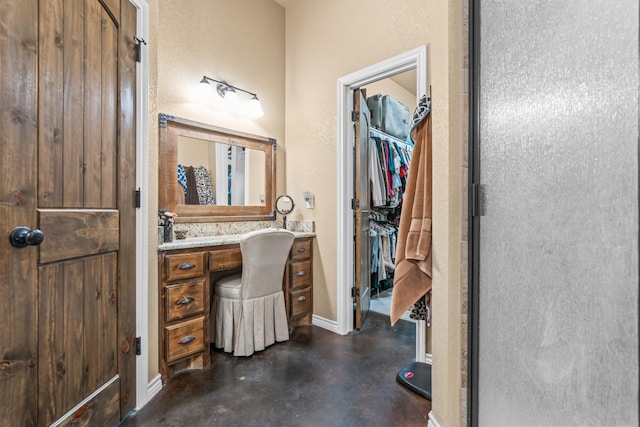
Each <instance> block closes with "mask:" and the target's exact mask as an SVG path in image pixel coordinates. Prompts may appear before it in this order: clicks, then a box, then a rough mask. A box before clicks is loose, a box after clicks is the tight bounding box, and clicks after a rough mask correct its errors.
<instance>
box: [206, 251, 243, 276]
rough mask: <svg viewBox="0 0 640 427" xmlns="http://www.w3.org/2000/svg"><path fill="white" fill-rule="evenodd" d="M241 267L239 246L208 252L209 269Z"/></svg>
mask: <svg viewBox="0 0 640 427" xmlns="http://www.w3.org/2000/svg"><path fill="white" fill-rule="evenodd" d="M237 267H242V252H241V251H240V248H232V249H220V250H217V251H211V252H209V271H218V270H228V269H230V268H237Z"/></svg>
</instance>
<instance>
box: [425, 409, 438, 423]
mask: <svg viewBox="0 0 640 427" xmlns="http://www.w3.org/2000/svg"><path fill="white" fill-rule="evenodd" d="M427 427H440V423H439V422H438V420H437V419H436V416H435V414H434V413H433V411H429V422H427Z"/></svg>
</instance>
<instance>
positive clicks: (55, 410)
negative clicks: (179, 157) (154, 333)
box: [0, 0, 137, 426]
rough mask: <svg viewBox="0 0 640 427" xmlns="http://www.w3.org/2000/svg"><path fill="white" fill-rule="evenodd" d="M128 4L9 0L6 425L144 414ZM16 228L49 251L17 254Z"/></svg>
mask: <svg viewBox="0 0 640 427" xmlns="http://www.w3.org/2000/svg"><path fill="white" fill-rule="evenodd" d="M119 4H120V0H104V1H103V0H73V1H68V0H66V1H65V0H46V1H39V0H19V1H18V0H0V10H2V12H3V13H2V14H0V111H2V114H0V129H1V130H2V131H1V132H0V148H1V149H2V156H0V213H1V214H2V216H3V221H2V222H0V232H2V235H3V236H4V238H2V239H0V279H1V280H2V286H0V321H1V322H2V325H3V327H2V328H0V425H5V424H4V423H5V422H10V423H11V425H20V426H45V425H50V424H51V423H54V422H57V423H61V424H60V425H87V426H88V425H91V426H94V425H96V426H99V425H107V426H113V425H116V424H117V423H118V421H119V420H120V419H121V417H122V416H124V415H126V414H127V413H128V412H129V411H131V410H132V409H133V408H134V407H135V388H136V382H135V336H136V333H135V304H136V299H135V293H136V288H135V256H136V253H135V234H136V233H135V231H136V219H135V217H136V215H135V199H134V198H135V188H136V187H135V184H136V181H135V175H136V158H135V151H136V132H135V129H136V127H135V124H136V116H135V88H136V86H135V85H136V63H135V59H134V52H135V50H134V46H133V40H132V36H133V35H135V30H136V17H137V10H136V9H135V7H134V6H133V5H131V4H130V2H128V1H126V0H125V1H122V10H120V9H119ZM105 7H108V8H109V10H107V9H105ZM120 15H122V18H123V19H122V21H121V25H120V23H119V22H116V21H118V20H120V19H121V16H120ZM120 223H122V226H121V225H120ZM16 226H27V227H30V228H41V229H42V230H43V232H44V233H45V240H44V242H43V243H42V244H41V245H40V246H39V247H30V246H27V247H24V248H15V247H13V246H11V245H10V243H9V239H8V238H7V236H8V235H9V233H10V231H11V229H13V228H14V227H16ZM121 242H126V244H123V245H122V246H120V243H121ZM39 261H40V263H39ZM88 396H92V399H91V400H90V401H85V399H87V398H88ZM77 405H82V406H80V409H78V410H77V411H76V412H75V413H73V414H71V413H69V411H70V410H71V409H72V408H74V407H77ZM65 414H66V415H68V418H65V419H62V418H61V417H65Z"/></svg>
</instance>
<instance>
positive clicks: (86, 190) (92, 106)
mask: <svg viewBox="0 0 640 427" xmlns="http://www.w3.org/2000/svg"><path fill="white" fill-rule="evenodd" d="M101 13H105V14H106V12H103V9H102V6H101V5H100V3H98V2H95V1H94V2H88V3H87V4H86V13H85V19H86V25H85V29H84V42H85V46H84V58H85V59H84V61H85V75H84V79H85V90H84V114H83V115H82V118H83V119H84V123H83V132H84V135H83V138H82V140H83V141H84V147H83V148H84V150H83V151H84V153H83V158H84V161H83V174H82V176H81V178H82V185H83V188H82V194H83V195H84V200H83V203H82V206H87V207H88V206H90V207H96V208H97V207H104V206H103V205H102V204H101V203H100V201H101V191H96V189H100V188H102V170H101V167H100V166H101V163H102V158H101V157H102V111H101V109H102V72H101V69H102V55H103V52H102V34H103V31H104V29H103V28H102V27H103V25H102V24H101V19H102V16H101ZM106 25H107V24H106V22H105V26H106ZM96 28H100V29H101V31H100V32H97V34H96ZM78 119H79V118H78ZM105 125H107V126H108V123H106V124H105ZM109 207H114V206H113V205H111V206H109Z"/></svg>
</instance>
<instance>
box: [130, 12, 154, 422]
mask: <svg viewBox="0 0 640 427" xmlns="http://www.w3.org/2000/svg"><path fill="white" fill-rule="evenodd" d="M129 2H130V3H131V4H132V5H133V6H134V7H135V8H136V9H137V14H136V15H137V16H136V32H137V34H136V36H137V37H141V38H142V39H144V40H146V41H148V40H149V5H148V3H147V1H146V0H129ZM142 46H143V48H142V49H141V54H142V57H141V61H140V62H138V63H136V68H137V70H136V187H137V188H138V189H140V191H141V194H142V196H141V197H140V208H139V209H136V336H138V337H140V341H141V345H140V350H141V351H140V353H141V355H139V356H136V406H135V410H139V409H140V408H142V407H143V406H144V405H146V404H147V402H148V401H149V400H151V398H152V397H153V396H154V395H155V393H157V392H158V391H159V389H158V390H156V391H155V392H150V384H149V378H148V375H149V374H148V372H149V333H148V332H149V236H148V228H149V218H148V217H149V215H148V214H149V203H148V197H147V194H148V181H149V180H148V174H149V156H148V152H149V49H147V48H146V46H145V45H142Z"/></svg>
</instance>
